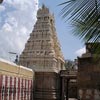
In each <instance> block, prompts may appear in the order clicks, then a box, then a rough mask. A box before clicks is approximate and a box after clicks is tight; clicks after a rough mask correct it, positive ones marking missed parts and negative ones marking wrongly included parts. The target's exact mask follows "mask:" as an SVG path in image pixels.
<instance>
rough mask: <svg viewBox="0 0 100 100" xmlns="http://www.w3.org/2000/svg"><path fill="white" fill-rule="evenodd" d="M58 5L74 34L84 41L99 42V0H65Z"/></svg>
mask: <svg viewBox="0 0 100 100" xmlns="http://www.w3.org/2000/svg"><path fill="white" fill-rule="evenodd" d="M60 5H61V6H63V9H62V10H61V15H62V17H63V18H64V19H65V20H66V21H68V20H70V21H71V25H72V27H74V28H73V32H72V33H73V34H74V35H75V36H78V37H79V39H82V40H83V41H84V42H100V0H67V1H66V2H64V3H62V4H60ZM96 47H97V45H96ZM98 49H99V51H100V48H98ZM97 51H98V50H97ZM99 53H100V52H99Z"/></svg>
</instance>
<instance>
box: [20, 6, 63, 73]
mask: <svg viewBox="0 0 100 100" xmlns="http://www.w3.org/2000/svg"><path fill="white" fill-rule="evenodd" d="M19 63H20V64H21V65H24V66H27V67H29V68H32V69H33V70H35V71H49V72H59V71H60V70H61V69H64V58H63V55H62V53H61V48H60V44H59V41H58V39H57V33H56V29H55V22H54V15H52V14H51V13H50V11H49V9H48V8H47V7H45V5H43V6H42V8H40V9H39V10H38V12H37V21H36V23H35V25H34V29H33V31H32V33H31V34H30V38H29V39H28V41H27V43H26V45H25V49H24V50H23V52H22V54H21V55H20V59H19Z"/></svg>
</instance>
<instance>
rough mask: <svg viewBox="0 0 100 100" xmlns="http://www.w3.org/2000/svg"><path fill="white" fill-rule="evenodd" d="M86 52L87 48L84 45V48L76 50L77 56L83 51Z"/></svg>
mask: <svg viewBox="0 0 100 100" xmlns="http://www.w3.org/2000/svg"><path fill="white" fill-rule="evenodd" d="M85 52H86V49H85V47H83V48H81V49H79V50H77V51H76V52H75V54H76V55H77V56H81V55H82V54H83V53H85Z"/></svg>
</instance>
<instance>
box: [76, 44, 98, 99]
mask: <svg viewBox="0 0 100 100" xmlns="http://www.w3.org/2000/svg"><path fill="white" fill-rule="evenodd" d="M98 46H99V47H100V43H97V47H98ZM94 50H95V49H94V48H93V43H87V44H86V53H85V54H83V55H82V57H81V58H78V89H79V91H78V96H79V100H100V62H99V61H98V60H97V58H95V56H96V55H95V51H94ZM98 57H99V55H98ZM99 60H100V58H99Z"/></svg>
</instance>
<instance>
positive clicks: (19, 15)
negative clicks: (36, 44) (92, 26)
mask: <svg viewBox="0 0 100 100" xmlns="http://www.w3.org/2000/svg"><path fill="white" fill-rule="evenodd" d="M64 1H65V0H4V2H3V3H2V4H0V58H4V59H7V60H13V57H15V55H13V54H10V53H9V52H15V53H17V54H18V55H20V54H21V52H22V50H23V49H24V46H25V43H26V42H27V39H28V38H29V35H30V33H31V32H32V30H33V28H34V24H35V22H36V13H37V10H38V8H40V7H41V6H42V4H45V5H46V6H47V7H48V8H49V9H50V11H51V13H54V16H55V27H56V32H57V35H58V39H59V42H60V44H61V49H62V53H63V55H64V58H65V59H71V60H74V59H76V58H77V56H80V55H81V54H82V53H83V52H85V47H84V43H82V41H81V40H79V39H78V38H77V37H75V36H73V35H72V28H71V27H70V24H69V23H68V22H65V21H64V19H63V18H62V17H61V16H60V11H61V9H62V7H61V6H58V4H60V3H62V2H64Z"/></svg>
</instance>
